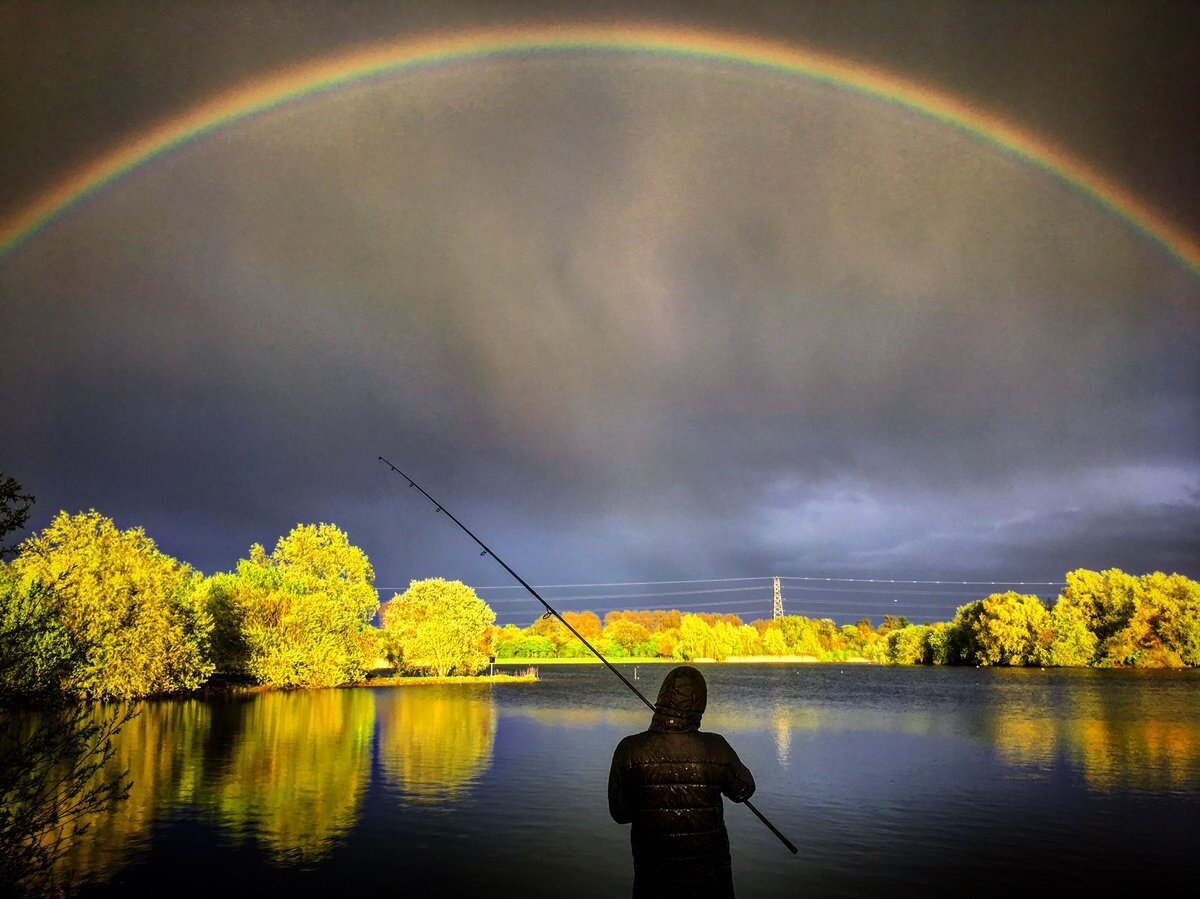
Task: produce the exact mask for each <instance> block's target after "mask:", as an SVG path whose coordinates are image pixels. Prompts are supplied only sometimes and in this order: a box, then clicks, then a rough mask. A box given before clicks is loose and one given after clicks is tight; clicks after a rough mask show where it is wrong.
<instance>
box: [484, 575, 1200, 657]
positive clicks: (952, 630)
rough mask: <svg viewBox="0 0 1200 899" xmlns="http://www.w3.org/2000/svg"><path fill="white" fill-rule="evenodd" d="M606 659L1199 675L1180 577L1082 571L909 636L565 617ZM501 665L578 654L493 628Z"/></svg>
mask: <svg viewBox="0 0 1200 899" xmlns="http://www.w3.org/2000/svg"><path fill="white" fill-rule="evenodd" d="M563 618H564V619H565V620H566V621H567V622H568V623H570V625H571V626H572V627H574V628H575V630H577V631H578V632H579V633H580V634H581V635H582V636H583V637H584V638H585V639H587V640H588V642H590V643H592V645H593V646H595V647H596V648H597V649H598V650H599V651H600V652H601V653H603V654H604V655H605V656H607V657H610V658H635V659H636V658H670V659H679V660H684V661H687V660H694V659H715V660H717V661H721V660H724V659H726V658H729V657H733V656H764V657H779V656H800V657H804V658H808V659H815V660H817V661H846V660H850V659H862V660H866V661H870V662H879V663H890V664H901V665H919V664H927V665H980V666H987V665H1006V666H1023V665H1037V666H1043V667H1050V666H1053V667H1114V666H1126V667H1141V668H1175V667H1194V666H1196V665H1200V584H1198V583H1197V582H1196V581H1193V580H1190V579H1188V578H1186V577H1183V576H1182V575H1179V574H1171V575H1166V574H1162V573H1154V574H1147V575H1144V576H1141V577H1136V576H1134V575H1130V574H1126V573H1125V572H1123V571H1119V570H1117V569H1112V570H1109V571H1103V572H1096V571H1087V570H1084V569H1080V570H1077V571H1072V572H1070V573H1068V574H1067V575H1066V586H1065V587H1064V589H1063V591H1062V593H1061V594H1060V595H1059V596H1058V598H1057V599H1056V601H1055V602H1054V603H1053V604H1052V605H1049V606H1048V605H1047V604H1046V603H1045V602H1044V601H1043V600H1042V599H1041V598H1039V597H1037V596H1032V595H1023V594H1019V593H1013V592H1008V593H995V594H992V595H990V596H987V597H985V598H983V599H979V600H976V601H974V602H971V603H968V604H966V605H964V606H961V607H960V608H959V609H958V610H957V612H956V613H955V615H954V617H953V619H951V620H950V621H942V622H937V623H933V622H925V623H923V624H913V623H912V622H910V621H909V620H908V619H907V618H904V617H895V616H891V615H885V616H883V620H882V621H881V622H880V624H879V625H878V626H872V623H871V620H870V619H869V618H863V619H861V620H859V621H857V622H855V623H854V624H844V625H841V626H839V625H838V624H837V623H836V622H834V621H833V620H832V619H829V618H820V619H811V618H805V617H803V616H799V615H788V616H784V617H782V618H779V619H775V620H770V621H753V622H751V623H750V624H746V623H744V622H743V621H742V620H741V619H740V618H739V617H738V616H736V615H713V614H691V613H681V612H679V611H617V612H609V613H608V614H607V615H605V616H604V620H603V622H602V621H601V619H600V617H599V616H598V615H596V614H595V613H594V612H564V613H563ZM491 639H492V644H493V646H494V648H495V652H496V655H497V657H499V658H529V659H537V658H555V657H558V658H572V657H576V656H585V655H588V654H589V653H588V652H587V649H586V648H585V647H584V646H583V644H582V643H580V641H579V640H578V639H576V637H575V636H574V635H573V634H571V632H570V631H569V630H568V629H567V628H566V627H564V626H563V625H562V624H561V623H560V622H559V621H557V620H556V619H553V618H549V619H538V620H537V621H535V622H534V623H533V624H531V625H530V626H529V627H526V628H518V627H516V626H515V625H507V626H505V627H503V628H494V629H493V634H492V638H491Z"/></svg>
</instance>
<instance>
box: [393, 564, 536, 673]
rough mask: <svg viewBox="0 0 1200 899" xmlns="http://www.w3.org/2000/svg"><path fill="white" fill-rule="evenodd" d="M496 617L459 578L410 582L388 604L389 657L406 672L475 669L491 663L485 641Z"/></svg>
mask: <svg viewBox="0 0 1200 899" xmlns="http://www.w3.org/2000/svg"><path fill="white" fill-rule="evenodd" d="M495 620H496V613H495V612H493V611H492V609H491V607H490V606H488V604H487V603H485V602H484V601H483V600H482V599H480V598H479V597H478V596H477V595H476V594H475V591H474V590H472V589H471V588H470V587H468V586H467V585H465V584H463V583H462V582H461V581H446V580H443V579H441V578H431V579H429V580H424V581H412V582H411V583H410V584H409V585H408V589H407V590H405V591H404V592H403V593H402V594H400V595H399V596H397V597H396V598H395V599H393V600H392V601H391V602H389V603H388V604H387V606H386V607H385V608H384V610H383V632H384V639H385V641H386V643H387V646H388V650H389V655H390V658H392V660H393V661H394V662H395V663H396V664H397V666H398V667H402V668H403V669H404V670H406V671H429V672H432V673H434V674H436V675H437V676H438V677H445V676H446V675H448V674H450V673H451V672H452V671H453V672H460V673H464V674H475V673H477V672H479V671H481V670H482V669H483V668H484V666H485V665H486V664H487V655H486V654H485V652H484V645H483V644H484V641H485V639H486V637H487V635H488V632H489V628H490V627H491V625H492V623H493V622H494V621H495ZM546 639H547V641H548V638H546ZM548 642H549V641H548Z"/></svg>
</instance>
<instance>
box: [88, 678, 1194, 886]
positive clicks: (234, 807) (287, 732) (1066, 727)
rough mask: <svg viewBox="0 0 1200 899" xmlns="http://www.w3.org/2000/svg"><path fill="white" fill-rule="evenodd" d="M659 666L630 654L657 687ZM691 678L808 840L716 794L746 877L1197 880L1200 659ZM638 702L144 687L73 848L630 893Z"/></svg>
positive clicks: (614, 690) (770, 880)
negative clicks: (203, 693) (626, 755)
mask: <svg viewBox="0 0 1200 899" xmlns="http://www.w3.org/2000/svg"><path fill="white" fill-rule="evenodd" d="M668 670H669V668H667V667H665V666H653V667H649V666H645V667H642V668H640V669H639V673H640V675H641V681H640V685H641V686H642V688H643V690H644V691H645V692H647V693H649V694H650V695H651V698H653V694H654V692H655V691H656V690H657V686H658V683H659V682H660V680H661V678H662V677H663V676H664V675H665V674H666V672H667V671H668ZM704 671H705V675H706V677H707V678H708V680H709V696H710V700H709V702H710V704H709V712H708V714H707V715H706V716H705V722H704V728H703V729H706V730H718V731H721V732H723V733H724V734H725V735H726V736H727V737H728V738H729V740H730V742H731V743H732V744H733V746H734V747H735V748H736V749H737V750H738V752H739V753H740V755H741V756H742V759H743V760H744V761H745V762H746V763H747V765H749V767H750V768H751V770H752V771H753V772H754V775H755V777H756V779H757V780H758V784H759V789H758V793H757V794H756V796H755V803H756V805H757V806H758V807H759V809H760V810H761V811H763V812H764V813H765V814H766V815H767V816H768V817H770V818H771V819H772V820H773V821H774V822H775V824H776V825H777V826H778V827H779V828H780V829H781V830H783V831H784V833H786V834H787V835H788V836H789V837H790V838H791V839H792V841H793V842H795V843H796V845H797V846H798V847H799V848H800V854H799V855H798V856H795V857H794V856H792V855H791V854H790V853H788V852H787V851H786V850H785V849H784V848H783V847H782V846H781V845H780V844H779V843H778V842H777V841H776V840H775V838H774V837H773V836H772V835H771V834H770V833H769V832H768V831H767V830H766V828H764V827H763V826H762V825H761V824H760V823H759V822H758V820H757V819H755V818H754V817H753V815H751V814H750V813H749V812H748V811H747V810H746V809H744V808H741V807H738V806H735V805H730V804H727V806H726V818H727V821H728V824H729V830H730V839H731V842H732V845H733V857H734V876H735V881H736V884H737V887H738V895H739V896H740V897H753V896H801V895H803V896H871V895H880V894H883V893H893V894H901V895H908V894H918V893H919V894H921V895H926V896H931V895H932V896H941V895H945V896H950V895H956V896H961V895H964V894H973V893H980V892H987V893H989V894H990V893H999V892H1002V891H1005V892H1013V891H1017V890H1019V891H1022V892H1031V891H1035V892H1037V893H1042V892H1049V891H1050V890H1054V891H1055V892H1057V893H1060V894H1061V893H1065V894H1068V895H1071V894H1082V893H1084V892H1087V891H1089V890H1090V889H1091V888H1092V886H1093V885H1094V884H1096V883H1097V882H1098V881H1099V882H1100V883H1103V884H1105V885H1106V886H1108V887H1110V888H1117V887H1121V886H1129V887H1136V888H1138V889H1140V890H1145V889H1149V888H1156V887H1157V888H1175V889H1182V888H1183V887H1184V886H1185V885H1187V886H1189V887H1190V886H1194V884H1195V882H1196V878H1197V876H1200V672H1195V671H1184V672H1131V671H1036V670H1033V671H1027V670H1017V671H1001V670H987V669H984V670H978V669H907V668H876V667H859V666H842V667H838V666H802V667H741V666H704ZM639 708H640V703H638V702H637V700H636V699H635V698H634V697H632V696H631V695H630V694H628V693H627V691H625V689H624V688H623V687H621V685H620V684H619V683H617V682H616V680H615V678H613V677H612V675H611V674H609V673H607V672H606V671H604V670H603V669H601V668H598V667H569V668H561V667H555V668H551V667H546V668H543V669H542V681H541V682H540V683H538V684H535V685H522V684H514V685H499V686H495V687H487V686H464V687H406V688H375V689H354V690H323V691H312V692H298V693H269V694H262V695H257V696H253V697H247V698H240V699H221V700H214V701H199V700H188V701H171V702H154V703H146V704H145V705H144V706H143V709H142V713H141V715H140V717H138V718H137V719H136V720H135V721H134V722H133V723H131V724H130V725H128V726H127V728H126V730H125V731H124V732H123V734H122V735H121V738H120V746H119V761H120V763H121V765H122V766H123V767H128V768H129V769H130V772H131V776H132V778H133V780H134V787H133V791H132V795H131V797H130V799H129V801H128V802H126V803H123V804H122V805H121V806H119V807H118V809H117V810H116V811H115V812H114V813H112V814H110V815H108V816H105V817H104V818H102V819H99V820H97V821H95V822H94V824H93V828H92V831H91V833H90V835H89V837H88V839H87V842H86V843H85V844H84V845H83V846H81V847H80V851H79V852H77V853H75V854H74V855H73V856H72V857H71V858H70V859H69V865H70V868H71V870H72V871H73V872H74V874H75V875H76V876H77V877H80V878H83V879H84V880H85V881H86V885H85V889H84V892H85V894H86V895H91V896H118V895H119V896H136V895H153V894H161V893H164V891H165V892H168V893H169V894H172V895H181V894H183V895H192V894H208V895H212V894H213V893H214V892H220V891H229V893H230V895H242V894H246V893H250V894H253V895H271V894H276V893H277V894H278V895H287V896H289V897H303V896H322V897H327V896H329V895H331V894H338V895H341V894H343V893H347V894H353V895H370V894H372V893H375V892H379V893H381V894H393V893H394V894H397V895H408V896H467V895H484V894H488V895H492V894H502V895H511V896H520V897H523V896H585V897H587V896H596V897H601V896H622V895H628V893H629V888H630V885H631V883H632V865H631V861H630V855H629V845H628V840H629V831H628V828H627V827H621V826H618V825H616V824H614V823H612V821H611V820H610V819H609V817H608V811H607V806H606V797H605V787H606V782H607V775H608V764H609V760H610V758H611V753H612V750H613V747H614V746H615V745H616V743H617V741H618V740H619V739H620V738H621V737H622V736H623V735H625V734H627V733H632V732H634V731H637V730H643V729H645V727H646V725H647V724H648V713H645V712H643V711H639ZM1189 892H1190V891H1189Z"/></svg>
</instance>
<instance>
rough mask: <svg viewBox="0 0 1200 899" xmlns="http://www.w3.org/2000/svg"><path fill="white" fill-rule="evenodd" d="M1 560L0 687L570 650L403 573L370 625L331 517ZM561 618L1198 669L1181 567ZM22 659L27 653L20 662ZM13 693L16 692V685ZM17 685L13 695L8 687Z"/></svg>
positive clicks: (844, 647)
mask: <svg viewBox="0 0 1200 899" xmlns="http://www.w3.org/2000/svg"><path fill="white" fill-rule="evenodd" d="M11 551H13V554H14V555H15V558H14V559H13V560H12V562H11V563H4V562H0V604H2V608H0V615H2V619H0V640H2V641H3V644H2V645H0V654H2V655H0V686H4V685H5V684H7V685H8V686H7V687H5V688H6V689H9V688H12V689H16V687H13V684H15V683H16V681H17V680H19V679H24V680H25V681H27V682H28V683H26V686H25V687H23V688H21V689H26V690H29V691H32V690H35V689H44V688H46V687H47V686H48V681H54V682H55V683H54V684H53V686H54V687H55V689H61V690H68V691H69V692H71V693H72V694H73V695H77V696H82V697H87V698H98V699H130V698H139V697H146V696H154V695H163V694H170V693H178V692H185V691H191V690H195V689H197V688H199V687H202V686H203V685H205V684H207V683H209V682H211V681H212V679H213V678H214V677H222V678H236V679H241V680H243V681H245V682H249V683H253V684H263V685H270V686H281V687H322V686H335V685H339V684H347V683H356V682H361V681H363V680H365V679H366V677H367V674H368V672H369V671H370V670H371V669H372V668H373V667H374V666H375V665H376V662H377V660H378V659H380V658H384V657H386V658H387V659H388V660H390V662H391V664H392V665H393V666H394V667H395V668H396V669H397V670H398V671H400V672H401V673H406V674H418V673H428V674H435V675H442V676H444V675H448V674H473V673H478V672H479V671H481V670H483V668H484V667H485V666H486V665H487V662H488V659H489V657H491V656H495V657H498V658H500V659H539V658H551V657H558V658H564V657H582V656H586V655H588V651H587V649H586V648H585V647H584V646H583V645H582V644H581V643H580V641H579V640H578V639H576V637H575V636H574V635H573V634H571V633H570V631H568V630H567V628H565V627H564V626H563V625H562V623H561V622H559V621H558V620H557V619H554V618H538V619H537V620H535V621H534V622H533V623H532V624H531V625H529V626H528V627H525V628H520V627H517V626H515V625H512V624H509V625H505V626H503V627H496V626H495V624H494V622H495V613H494V612H493V611H492V609H491V608H490V607H489V606H488V605H487V604H486V603H485V602H484V601H483V600H482V599H480V598H479V597H478V596H477V595H476V594H475V592H474V590H472V589H471V588H470V587H468V586H466V585H464V584H462V583H460V582H458V581H446V580H442V579H429V580H424V581H414V582H412V584H411V585H410V586H409V588H408V589H407V590H406V591H405V592H404V593H402V594H400V595H398V596H396V597H395V598H394V599H392V600H391V601H390V602H388V603H387V604H386V605H385V606H384V608H383V612H382V616H381V623H382V626H381V627H377V626H375V625H374V623H373V622H374V621H375V620H376V615H377V613H378V612H379V610H380V604H379V599H378V594H377V592H376V589H375V586H374V578H375V575H374V571H373V569H372V567H371V564H370V562H369V560H368V558H367V555H366V553H364V552H363V551H362V550H361V549H360V548H358V547H356V546H354V545H353V544H351V542H350V540H349V538H348V537H347V535H346V534H345V533H344V532H342V531H341V530H339V529H338V528H337V527H336V526H334V525H332V524H301V525H297V526H296V527H295V528H293V529H292V531H291V532H290V533H288V534H287V535H286V536H284V537H281V538H280V539H279V541H278V542H277V543H276V545H275V547H274V549H272V550H271V551H267V550H266V549H265V548H264V547H263V546H261V545H257V544H256V545H254V546H251V547H250V550H249V552H248V553H247V557H246V558H244V559H242V560H240V561H239V562H238V563H237V566H236V567H235V569H234V570H232V571H229V572H222V573H218V574H214V575H211V576H205V575H204V574H202V573H201V572H198V571H196V570H195V569H193V568H192V567H191V566H189V565H187V564H186V563H183V562H179V561H177V560H176V559H173V558H171V557H170V556H167V555H166V554H164V553H163V552H161V551H160V550H159V549H158V547H157V546H156V545H155V543H154V541H153V540H152V539H151V538H150V537H149V536H147V535H146V534H145V532H144V531H143V530H142V529H141V528H131V529H128V530H121V529H120V528H118V527H117V526H116V524H115V523H114V522H113V521H112V520H111V519H109V518H107V517H105V516H103V515H101V514H100V513H98V512H96V511H94V510H93V511H89V512H84V513H80V514H76V515H69V514H67V513H65V512H60V513H59V514H58V515H57V516H56V517H55V518H54V520H53V521H52V522H51V523H50V525H49V526H48V527H46V528H45V529H44V530H42V531H41V532H39V533H37V534H34V535H33V536H31V537H29V538H28V539H27V540H25V541H24V542H23V543H21V544H20V545H19V546H17V547H15V549H14V550H11ZM563 617H564V618H565V619H566V621H568V622H569V623H570V624H571V626H572V627H574V628H575V630H577V631H578V632H579V633H580V634H581V635H582V636H583V637H584V638H586V639H587V640H588V641H589V642H590V643H592V644H593V645H594V646H595V647H596V648H597V649H598V650H599V651H600V652H602V653H603V654H604V655H605V656H608V657H611V658H616V659H620V658H631V659H636V658H666V659H679V660H694V659H716V660H723V659H726V658H730V657H736V656H742V657H744V656H763V657H783V656H800V657H806V658H810V659H815V660H819V661H844V660H847V659H865V660H867V661H872V662H881V663H899V664H967V665H1042V666H1116V665H1119V666H1141V667H1176V666H1195V665H1197V664H1198V663H1200V585H1198V584H1197V583H1196V582H1195V581H1192V580H1189V579H1188V578H1185V577H1183V576H1181V575H1178V574H1172V575H1165V574H1161V573H1155V574H1148V575H1145V576H1142V577H1136V576H1133V575H1129V574H1125V573H1124V572H1121V571H1118V570H1110V571H1104V572H1095V571H1085V570H1079V571H1073V572H1070V573H1069V574H1068V575H1067V576H1066V586H1065V588H1064V589H1063V591H1062V593H1061V595H1060V596H1059V597H1058V599H1057V601H1056V602H1054V603H1053V604H1052V605H1049V606H1048V605H1047V604H1046V603H1044V602H1043V601H1042V600H1041V599H1039V598H1038V597H1036V596H1027V595H1021V594H1017V593H1001V594H993V595H991V596H988V597H986V598H983V599H980V600H977V601H975V602H972V603H968V604H967V605H964V606H962V607H961V608H959V609H958V611H957V613H956V614H955V615H954V617H953V619H952V620H950V621H945V622H938V623H932V622H925V623H924V624H913V623H911V622H909V621H908V620H907V619H905V618H897V617H892V616H884V618H883V620H882V622H881V623H880V624H879V625H878V626H873V625H872V622H871V620H870V619H867V618H864V619H862V620H860V621H858V622H856V623H854V624H846V625H840V626H839V625H838V624H836V623H835V622H834V621H832V620H830V619H828V618H823V619H810V618H805V617H803V616H794V615H793V616H785V617H783V618H780V619H778V620H769V621H754V622H751V623H749V624H747V623H745V622H743V621H742V620H741V619H740V618H739V617H737V616H736V615H728V614H725V615H722V614H692V613H685V612H680V611H678V610H670V611H666V610H655V611H615V612H609V613H608V614H607V615H605V616H604V619H603V620H601V619H600V617H599V616H598V615H597V614H596V613H594V612H590V611H584V612H565V613H564V615H563ZM17 660H23V661H22V662H21V663H20V664H17V663H16V662H17ZM11 691H12V690H11V689H10V692H11ZM17 692H20V691H19V690H18V691H17Z"/></svg>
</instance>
